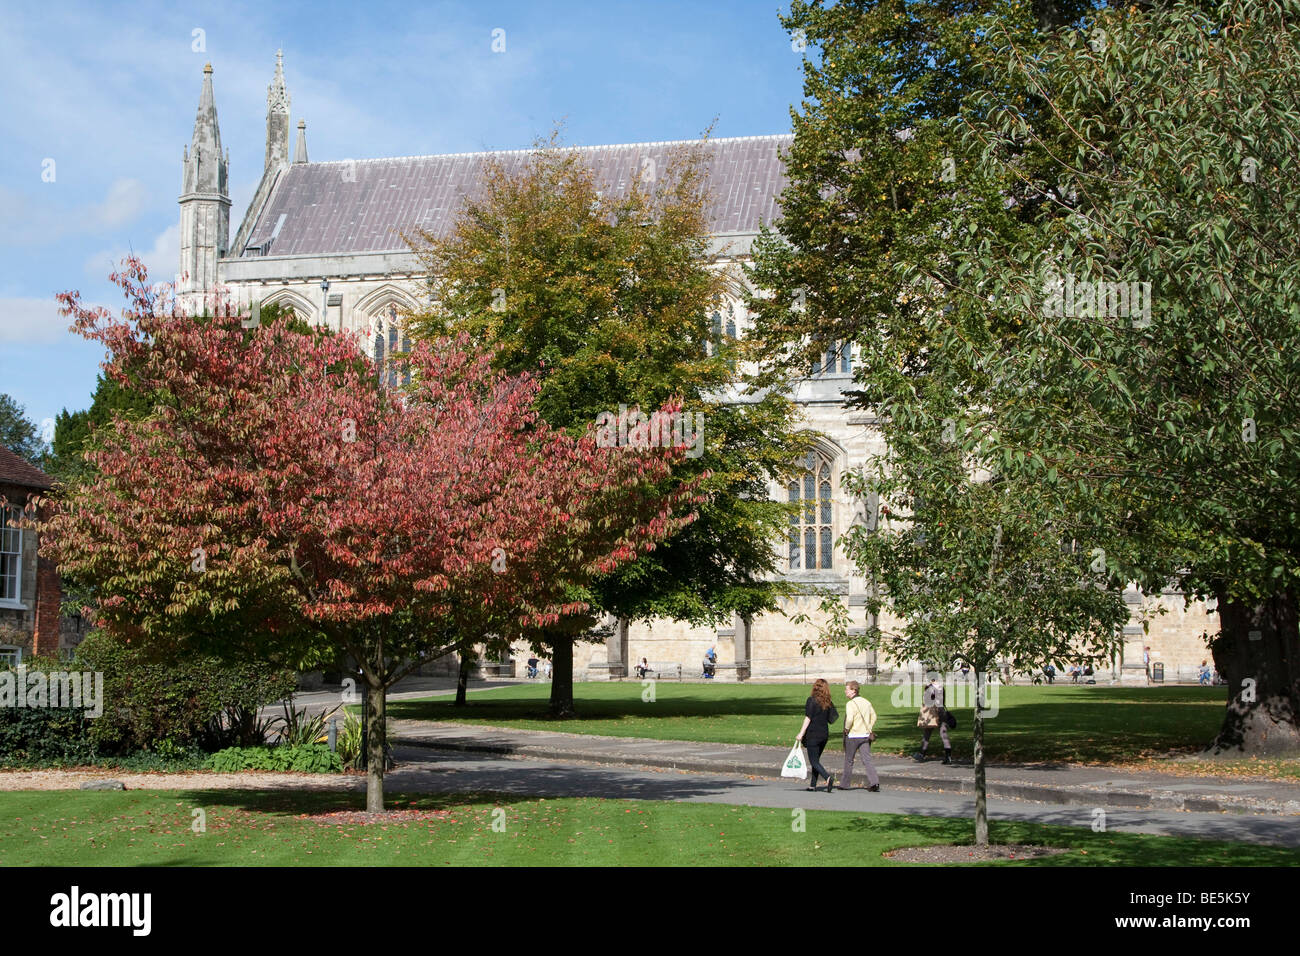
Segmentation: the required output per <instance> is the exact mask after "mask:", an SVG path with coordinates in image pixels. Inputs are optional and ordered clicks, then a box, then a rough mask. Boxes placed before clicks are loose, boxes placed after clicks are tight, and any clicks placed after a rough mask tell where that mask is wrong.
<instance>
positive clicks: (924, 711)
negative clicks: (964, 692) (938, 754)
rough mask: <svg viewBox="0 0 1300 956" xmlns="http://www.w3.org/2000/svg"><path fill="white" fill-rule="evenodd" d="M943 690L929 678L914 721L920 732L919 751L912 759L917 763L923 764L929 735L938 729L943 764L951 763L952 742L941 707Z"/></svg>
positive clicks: (944, 711) (945, 711) (945, 714)
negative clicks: (919, 710)
mask: <svg viewBox="0 0 1300 956" xmlns="http://www.w3.org/2000/svg"><path fill="white" fill-rule="evenodd" d="M943 703H944V700H943V688H942V687H941V686H940V685H939V682H938V681H937V680H936V679H935V678H933V677H931V678H930V683H929V684H927V685H926V686H925V691H924V693H923V694H922V697H921V716H920V717H918V718H917V719H916V726H918V727H920V728H922V730H921V749H920V750H918V751H917V752H916V754H915V755H914V756H913V757H912V759H913V760H915V761H917V762H918V763H925V760H926V756H925V751H926V749H927V748H928V747H929V746H930V735H931V734H932V733H934V729H935V728H936V727H938V728H939V739H940V740H942V741H943V762H944V763H946V764H950V763H952V741H951V740H949V739H948V721H947V717H948V713H947V710H946V709H945V708H944V706H943Z"/></svg>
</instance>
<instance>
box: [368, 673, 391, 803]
mask: <svg viewBox="0 0 1300 956" xmlns="http://www.w3.org/2000/svg"><path fill="white" fill-rule="evenodd" d="M367 690H368V691H369V693H367V694H366V812H367V813H382V812H383V810H384V742H385V741H386V740H387V739H388V738H387V735H386V734H385V733H384V713H385V703H386V701H385V697H386V696H387V694H388V688H387V687H384V686H383V685H382V684H378V683H375V682H373V681H367Z"/></svg>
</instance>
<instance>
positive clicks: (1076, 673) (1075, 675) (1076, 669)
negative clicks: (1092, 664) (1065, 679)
mask: <svg viewBox="0 0 1300 956" xmlns="http://www.w3.org/2000/svg"><path fill="white" fill-rule="evenodd" d="M1066 673H1067V674H1069V675H1070V680H1071V681H1072V682H1073V683H1075V684H1077V683H1079V678H1080V677H1082V676H1083V668H1082V667H1080V666H1079V665H1078V664H1071V665H1070V669H1069V670H1068V671H1066Z"/></svg>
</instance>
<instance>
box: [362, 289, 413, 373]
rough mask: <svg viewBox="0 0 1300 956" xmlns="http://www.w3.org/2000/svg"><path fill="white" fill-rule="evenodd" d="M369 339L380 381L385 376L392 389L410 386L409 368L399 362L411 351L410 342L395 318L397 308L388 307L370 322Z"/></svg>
mask: <svg viewBox="0 0 1300 956" xmlns="http://www.w3.org/2000/svg"><path fill="white" fill-rule="evenodd" d="M370 337H371V340H372V350H373V353H374V359H375V366H376V368H378V370H379V378H380V381H383V380H384V378H385V376H386V377H387V380H388V384H389V385H390V386H392V387H396V386H397V385H409V384H411V368H410V366H409V365H407V364H406V363H405V362H403V361H401V357H402V356H404V355H405V354H406V353H407V352H409V351H410V350H411V340H410V338H409V337H408V336H407V334H406V332H405V330H404V329H403V328H402V323H401V322H400V321H399V320H398V318H397V306H395V305H390V306H389V307H388V310H387V311H386V312H385V313H384V314H383V315H381V316H379V317H377V318H374V319H371V320H370Z"/></svg>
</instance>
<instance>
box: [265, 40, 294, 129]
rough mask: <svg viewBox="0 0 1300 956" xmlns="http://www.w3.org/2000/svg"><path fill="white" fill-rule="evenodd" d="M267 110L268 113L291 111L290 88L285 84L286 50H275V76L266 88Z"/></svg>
mask: <svg viewBox="0 0 1300 956" xmlns="http://www.w3.org/2000/svg"><path fill="white" fill-rule="evenodd" d="M266 111H267V112H268V113H286V114H287V113H288V112H289V90H288V88H287V87H286V86H285V85H284V51H283V50H276V51H275V76H274V77H273V78H272V80H271V85H270V86H268V87H267V88H266Z"/></svg>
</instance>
